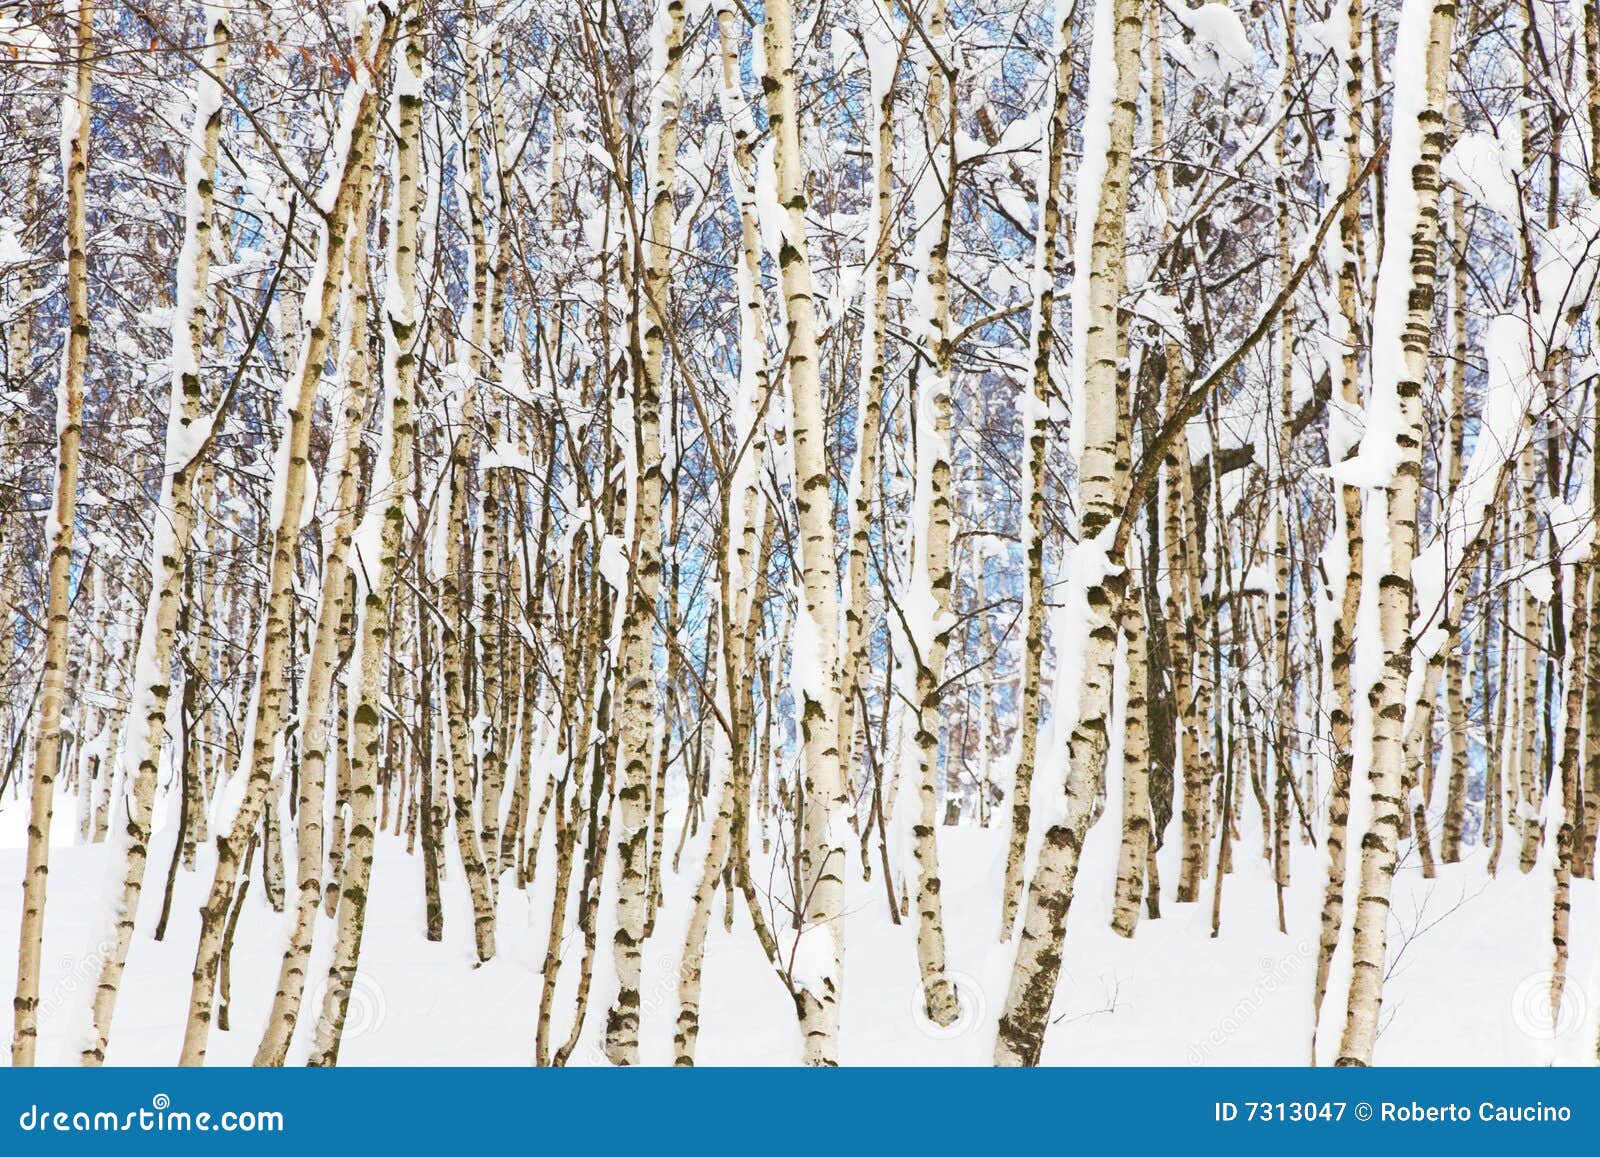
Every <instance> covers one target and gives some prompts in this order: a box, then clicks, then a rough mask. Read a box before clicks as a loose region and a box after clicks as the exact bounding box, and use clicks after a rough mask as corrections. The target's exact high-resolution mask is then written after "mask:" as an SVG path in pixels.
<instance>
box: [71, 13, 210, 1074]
mask: <svg viewBox="0 0 1600 1157" xmlns="http://www.w3.org/2000/svg"><path fill="white" fill-rule="evenodd" d="M209 40H210V44H209V45H208V47H207V50H206V56H205V67H204V68H203V69H201V70H200V72H199V75H197V76H196V77H195V90H194V119H193V122H192V124H191V125H190V129H189V134H190V135H189V150H188V155H187V157H186V158H185V163H184V182H185V206H184V222H183V248H182V249H180V250H179V251H178V291H177V301H178V308H177V309H176V310H175V311H174V312H173V319H172V367H173V368H172V391H171V395H170V397H169V399H168V402H167V441H166V453H165V458H164V461H165V464H166V469H165V472H164V474H163V476H162V480H161V490H162V493H161V497H160V499H159V500H158V507H157V513H156V517H155V521H154V528H153V533H152V539H151V543H150V560H151V567H150V569H151V581H150V597H149V599H148V601H147V602H146V604H145V608H144V615H143V618H142V620H141V626H140V629H139V650H138V658H137V659H136V660H135V663H134V671H133V695H132V699H131V706H130V712H131V713H132V715H133V719H134V723H133V728H132V729H131V731H130V733H129V735H128V741H127V743H126V744H125V745H124V747H123V749H122V754H121V757H120V759H121V764H122V775H123V778H124V781H125V782H126V783H127V784H128V785H129V786H128V788H127V790H126V795H125V799H126V800H127V804H126V821H125V823H124V824H123V825H122V826H120V827H119V829H118V839H117V848H116V851H115V852H114V853H113V854H114V855H116V856H117V857H118V858H119V859H120V860H121V861H122V890H121V895H120V896H119V897H118V900H117V902H116V905H115V907H114V908H113V909H112V910H111V911H109V912H107V913H105V916H106V918H107V919H108V920H109V921H111V922H112V923H113V927H112V928H110V929H107V930H105V932H103V933H102V934H101V935H100V936H99V937H97V938H96V939H95V941H94V943H97V944H109V945H110V949H111V950H110V952H109V953H108V954H107V955H106V957H105V959H104V961H103V962H102V964H101V966H100V976H99V980H98V981H97V983H96V985H95V993H94V1002H93V1006H92V1008H91V1016H92V1018H93V1024H92V1026H91V1028H90V1032H89V1039H88V1041H87V1043H86V1044H85V1046H84V1049H83V1053H82V1059H83V1063H84V1064H86V1065H98V1064H101V1063H103V1062H104V1061H105V1056H106V1043H107V1041H108V1039H109V1038H110V1036H111V1019H112V1016H113V1014H114V1013H115V1011H116V1007H117V993H118V990H119V988H120V986H121V983H122V969H123V965H124V964H125V963H126V962H127V959H128V949H129V946H130V945H131V944H132V942H133V930H134V921H135V920H136V919H137V917H138V914H139V898H140V895H141V893H142V891H143V888H144V872H145V866H146V864H147V862H148V860H149V855H150V852H149V843H150V813H151V808H152V807H153V806H154V803H155V794H156V776H157V774H158V772H159V769H160V764H161V749H162V746H163V745H164V743H165V741H166V732H167V704H168V701H169V699H170V697H171V691H172V686H171V674H172V648H173V640H174V638H175V635H176V631H177V626H178V612H179V605H180V603H182V601H183V599H184V597H185V596H184V591H183V580H184V574H185V570H186V563H185V559H186V556H187V554H188V550H189V539H190V536H191V533H192V532H193V529H194V521H195V493H194V481H195V473H196V471H197V469H198V468H199V462H198V461H197V459H198V458H199V452H200V451H201V450H202V449H203V445H196V434H197V433H198V434H200V435H202V436H205V437H209V435H210V433H211V431H210V430H209V429H206V428H204V427H202V426H200V425H198V422H199V418H200V402H201V393H202V378H201V371H200V357H201V353H202V350H203V349H204V346H205V338H206V300H207V297H208V296H209V293H210V281H211V244H212V225H211V215H212V202H213V185H212V181H213V175H214V173H215V170H216V163H217V138H218V135H219V134H220V132H221V129H222V87H221V78H222V76H223V75H224V74H225V72H226V71H227V59H228V24H227V19H226V17H225V15H224V13H223V11H222V10H221V9H220V8H219V9H215V10H213V11H212V17H211V28H210V37H209ZM178 838H179V839H180V840H181V839H182V838H183V833H181V832H180V833H179V836H178Z"/></svg>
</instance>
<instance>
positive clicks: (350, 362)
mask: <svg viewBox="0 0 1600 1157" xmlns="http://www.w3.org/2000/svg"><path fill="white" fill-rule="evenodd" d="M403 115H404V110H402V116H403ZM402 131H404V129H403V125H402ZM373 173H374V166H373V163H372V160H371V158H370V156H369V157H368V158H367V159H365V160H364V162H363V166H362V171H361V172H360V173H359V174H358V175H357V178H356V179H357V181H358V182H359V183H360V189H361V191H360V193H359V194H358V196H357V197H356V199H355V204H354V206H353V208H352V210H351V220H350V222H349V224H348V226H347V228H348V229H349V230H350V234H351V239H350V248H349V257H348V260H347V265H348V272H347V273H346V280H347V282H348V284H349V294H348V300H347V313H348V323H347V331H346V338H345V342H344V345H345V351H344V358H343V361H344V370H345V382H344V391H343V398H342V403H341V405H340V406H339V407H338V409H339V411H340V416H339V422H340V426H339V429H338V431H337V433H336V435H335V439H334V445H333V449H332V450H331V451H330V453H329V455H328V469H327V472H328V474H329V475H331V476H332V477H333V479H334V484H333V487H332V490H333V494H334V498H333V503H332V506H331V508H330V509H329V512H328V515H327V517H326V518H325V519H324V523H323V550H322V560H323V561H322V591H321V593H320V595H319V596H318V599H317V613H316V618H315V620H314V622H313V625H312V627H311V632H312V633H311V648H310V650H311V658H310V662H309V664H308V666H307V670H306V675H305V684H304V691H303V693H302V696H301V702H300V710H299V721H298V727H297V730H298V732H299V734H300V737H301V739H300V777H299V778H300V784H299V793H298V799H297V800H296V810H297V819H298V830H297V832H296V835H295V851H296V860H297V864H296V869H297V871H296V875H297V881H296V891H297V893H298V895H297V897H296V900H295V910H294V918H293V920H292V922H291V924H290V930H289V937H288V942H287V943H286V944H285V946H284V951H283V959H282V960H281V962H280V963H279V966H278V986H277V990H276V992H275V993H274V995H273V999H272V1009H271V1011H270V1012H269V1013H268V1014H267V1024H266V1028H265V1029H264V1030H263V1031H262V1035H261V1043H260V1045H259V1046H258V1047H257V1049H256V1056H255V1063H256V1064H258V1065H281V1064H283V1063H284V1058H285V1057H286V1056H287V1055H288V1052H289V1041H290V1039H291V1038H292V1037H293V1036H294V1028H295V1024H296V1023H297V1022H298V1020H299V1017H300V1002H301V997H302V996H303V994H304V992H305V983H306V967H307V962H308V960H309V958H310V956H311V941H312V937H313V935H314V933H315V930H316V918H317V907H318V904H319V902H320V901H321V899H322V895H323V892H322V886H323V880H322V853H323V847H322V844H323V840H322V821H323V813H324V810H325V808H324V799H325V793H324V784H325V780H326V769H327V766H328V745H329V742H330V738H334V737H337V736H338V735H339V734H340V733H341V732H342V730H343V713H342V712H341V713H338V714H337V715H336V716H335V718H334V720H333V724H334V726H333V727H330V726H329V723H330V720H329V714H330V713H329V711H328V705H329V703H330V702H331V701H332V699H333V682H334V676H335V674H336V672H337V669H338V667H339V665H340V663H339V661H340V658H341V657H342V656H341V652H342V651H343V650H344V648H343V647H341V646H340V645H339V644H340V641H341V636H342V635H343V634H344V632H343V631H342V630H341V629H340V626H341V624H342V623H343V622H344V621H345V619H346V616H347V615H349V614H350V612H351V607H350V594H349V591H350V581H351V569H350V542H351V537H352V534H353V532H354V530H355V523H356V515H357V513H358V509H359V507H360V502H361V499H360V496H359V493H358V492H359V490H360V481H361V479H360V473H361V461H360V457H359V455H358V450H359V448H360V443H361V431H362V425H363V421H362V418H363V415H364V414H365V413H366V408H367V391H368V379H369V377H370V368H369V366H368V361H367V313H368V310H369V309H370V307H371V299H370V291H369V287H368V280H369V279H368V276H367V236H366V234H367V217H368V214H369V212H370V210H371V205H372V187H373ZM413 276H414V275H413ZM352 762H354V759H353V756H352ZM330 883H332V884H336V885H339V884H340V883H341V882H340V881H337V880H334V881H330ZM341 894H342V885H341Z"/></svg>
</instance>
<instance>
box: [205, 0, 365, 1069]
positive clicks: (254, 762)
mask: <svg viewBox="0 0 1600 1157" xmlns="http://www.w3.org/2000/svg"><path fill="white" fill-rule="evenodd" d="M380 12H382V13H383V20H382V27H381V30H380V31H379V32H378V33H377V36H376V44H377V50H376V53H375V55H374V56H373V58H372V59H371V61H370V62H368V63H365V64H363V66H362V67H360V68H358V69H356V70H355V73H354V79H353V80H352V82H351V85H350V87H349V88H348V89H347V90H346V92H345V97H344V103H343V107H342V108H341V110H340V114H339V117H340V126H341V130H342V131H341V132H340V134H339V135H338V138H337V139H339V140H343V141H345V142H347V151H346V152H345V153H344V155H342V156H336V157H334V158H333V163H332V165H331V167H330V169H329V174H328V177H327V180H326V183H325V184H324V186H323V189H322V193H321V195H320V198H319V199H320V202H321V203H320V204H319V206H318V207H319V209H321V210H322V211H323V213H324V214H325V216H324V221H323V229H322V238H321V242H320V244H319V245H318V249H317V261H316V264H315V266H314V267H313V269H312V276H311V279H310V281H309V282H308V284H307V287H306V300H307V301H308V302H314V303H315V306H314V308H315V313H314V314H312V315H311V319H310V320H311V324H310V325H309V326H308V327H307V328H306V330H305V334H304V337H303V340H302V343H301V348H300V362H299V366H298V369H297V371H296V373H295V381H294V385H293V386H292V388H291V391H286V392H285V394H284V397H283V399H282V409H283V418H282V434H281V443H280V447H279V451H278V455H277V463H276V469H275V475H274V479H273V487H274V495H273V498H274V501H273V504H272V512H273V514H275V515H276V517H275V518H274V519H273V520H272V524H271V525H272V530H271V561H270V564H269V569H268V577H267V603H266V615H265V618H264V621H263V622H262V625H261V628H260V635H259V638H258V641H257V643H256V650H257V661H256V679H255V686H254V689H253V691H252V693H251V701H250V706H249V708H248V715H247V729H246V736H245V739H244V741H243V744H244V754H243V757H242V759H241V761H240V767H239V770H238V771H237V772H236V774H237V775H241V776H244V777H245V778H244V784H243V789H242V795H241V797H240V800H239V806H238V810H237V811H236V812H235V813H234V815H233V818H232V821H231V823H230V824H229V828H228V831H227V832H225V833H222V834H219V835H218V836H217V868H216V873H215V875H214V876H213V878H212V883H211V889H210V892H209V894H208V896H207V899H206V903H205V906H204V907H203V908H202V909H201V913H200V935H199V942H198V944H197V947H196V949H195V962H194V971H193V976H192V984H191V988H190V993H189V1012H188V1017H187V1021H186V1024H185V1027H184V1034H183V1049H182V1052H181V1054H180V1058H179V1063H181V1064H185V1065H198V1064H201V1063H203V1062H204V1060H205V1054H206V1042H207V1038H208V1037H209V1035H210V1029H211V1014H212V1001H213V997H214V990H215V986H216V981H217V970H218V966H219V965H220V963H221V958H222V949H223V937H224V934H225V933H226V931H227V927H226V925H227V917H228V913H229V911H230V909H231V908H232V907H233V897H234V892H235V890H236V886H237V882H238V877H239V869H240V864H241V860H242V857H243V855H244V853H245V849H246V848H247V847H248V846H249V844H250V839H251V833H252V832H254V830H255V827H256V824H257V823H258V822H259V821H260V819H261V812H262V809H263V808H264V807H265V806H266V803H267V794H268V788H269V787H270V786H271V780H272V772H273V762H274V761H273V747H274V744H275V741H276V739H277V735H278V731H279V729H280V728H281V726H282V723H283V719H284V704H283V700H284V695H285V687H284V682H285V674H286V672H287V670H288V667H289V665H290V663H289V660H290V654H289V646H290V637H289V636H290V627H291V613H290V612H291V608H292V606H293V602H294V591H293V579H294V571H295V553H296V550H297V548H298V543H299V537H300V514H301V510H302V509H303V507H304V505H305V493H306V485H305V477H306V472H307V470H308V469H309V468H310V467H309V463H308V457H309V454H310V444H311V420H312V408H313V405H314V403H315V401H316V394H317V383H318V382H319V381H320V380H321V377H322V365H323V361H324V359H325V357H326V355H327V349H328V340H329V334H330V331H331V329H332V326H333V320H334V315H335V312H336V310H337V307H338V302H339V288H340V284H339V283H340V280H341V279H340V277H339V271H340V270H342V269H343V268H344V266H345V254H346V251H347V246H348V243H349V237H348V233H347V229H348V226H349V224H350V219H351V209H352V208H353V206H354V203H355V201H356V199H357V197H358V194H359V190H360V180H359V175H360V173H361V171H362V168H363V164H364V159H365V157H366V156H367V153H368V152H369V150H371V149H372V147H373V129H374V126H375V124H376V120H377V94H376V91H375V90H374V88H373V85H372V79H371V78H372V77H373V76H375V75H377V74H378V73H379V72H381V70H382V69H383V67H384V62H385V61H386V60H387V58H388V53H389V48H390V45H391V41H392V39H393V16H392V15H391V14H390V13H389V12H387V11H385V10H382V9H380ZM363 39H367V38H363ZM369 42H370V41H369Z"/></svg>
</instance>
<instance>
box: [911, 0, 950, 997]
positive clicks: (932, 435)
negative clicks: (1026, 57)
mask: <svg viewBox="0 0 1600 1157" xmlns="http://www.w3.org/2000/svg"><path fill="white" fill-rule="evenodd" d="M924 24H925V28H926V31H927V36H928V44H927V46H926V49H927V52H928V56H929V62H928V67H927V103H926V105H925V106H924V110H923V132H924V134H925V137H924V139H925V148H926V150H927V164H925V165H923V166H922V167H921V173H920V175H919V177H918V180H917V185H916V190H915V196H914V202H915V213H916V217H917V220H918V222H919V223H920V228H919V230H918V234H917V245H916V258H915V261H914V265H915V283H914V286H913V289H912V294H913V297H914V299H915V301H916V308H917V310H918V313H919V316H918V317H917V319H916V324H917V326H918V328H919V329H920V330H921V333H920V334H919V335H918V337H919V347H920V349H919V352H920V354H921V356H922V357H923V359H924V362H925V364H924V365H923V366H922V367H921V373H920V374H919V375H918V378H917V408H916V414H915V430H916V442H917V445H916V463H917V466H916V481H915V487H916V491H915V494H914V496H913V509H914V512H915V513H914V516H913V518H912V521H911V533H912V559H911V575H910V581H909V588H910V589H909V591H908V592H907V597H906V600H905V602H906V604H907V605H906V607H905V608H904V618H903V620H902V622H903V625H904V627H905V630H906V634H907V636H908V642H909V643H910V648H911V655H910V659H911V661H912V663H913V664H914V667H913V668H912V669H913V671H914V676H913V677H914V680H915V684H914V686H915V695H914V697H913V701H912V709H913V715H914V723H915V728H916V732H915V734H916V748H917V764H918V766H917V772H918V774H917V800H916V813H915V816H916V818H915V820H914V822H913V824H912V829H911V831H912V840H913V844H912V846H913V854H914V856H915V859H916V865H917V901H916V903H917V966H918V969H919V970H920V971H921V974H922V989H923V1002H924V1006H925V1008H926V1011H927V1014H928V1018H929V1019H930V1020H932V1021H933V1022H934V1023H935V1024H938V1025H948V1024H950V1023H951V1022H952V1021H954V1020H955V1017H956V1013H957V1011H958V1008H957V1004H956V995H955V991H954V989H953V988H952V987H951V985H950V982H949V981H948V980H947V979H946V978H945V975H944V971H945V947H944V905H943V901H942V899H941V896H940V887H941V881H940V878H939V840H938V832H939V826H938V824H939V821H938V800H939V729H940V707H941V702H942V696H941V690H942V685H943V681H944V660H945V654H946V652H947V651H948V650H949V646H950V632H951V630H952V629H953V627H954V625H955V616H954V615H953V614H952V612H951V597H950V586H951V574H950V533H951V521H952V519H951V502H950V409H951V398H950V390H951V375H952V373H953V371H954V350H953V349H952V347H951V343H950V264H949V250H950V228H951V220H952V218H953V216H954V214H955V203H956V179H957V171H956V155H955V147H956V136H955V132H956V123H955V121H956V108H957V89H956V81H957V72H956V68H955V56H954V45H953V43H952V41H951V38H950V28H949V14H948V12H947V11H946V9H945V4H944V0H932V3H931V5H930V6H929V8H928V10H927V14H926V16H925V19H924Z"/></svg>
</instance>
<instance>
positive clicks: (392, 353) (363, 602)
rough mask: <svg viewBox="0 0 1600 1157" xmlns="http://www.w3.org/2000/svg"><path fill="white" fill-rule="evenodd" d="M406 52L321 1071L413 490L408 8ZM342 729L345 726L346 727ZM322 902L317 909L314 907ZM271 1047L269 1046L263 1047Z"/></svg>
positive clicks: (414, 73) (339, 1021)
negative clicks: (380, 405)
mask: <svg viewBox="0 0 1600 1157" xmlns="http://www.w3.org/2000/svg"><path fill="white" fill-rule="evenodd" d="M401 12H402V13H403V15H402V16H401V19H402V20H403V22H404V44H403V49H404V50H403V52H402V54H401V55H399V56H398V57H397V58H396V61H395V81H394V91H393V94H392V97H391V100H392V102H393V104H395V105H396V106H398V107H397V115H396V116H395V118H394V119H395V122H396V124H397V128H398V131H397V133H396V135H395V144H394V150H395V185H394V193H393V198H394V213H393V225H392V229H391V231H390V234H389V253H388V268H389V278H388V281H387V288H386V297H387V300H386V301H385V303H384V305H385V309H384V312H385V315H386V316H385V322H386V324H385V325H384V328H383V398H384V413H383V435H382V443H381V444H380V446H379V448H378V457H377V461H376V464H375V466H374V472H373V480H372V486H371V491H370V495H369V500H368V504H367V508H366V512H365V514H364V515H363V516H362V520H361V526H360V529H359V530H358V531H357V532H356V535H355V552H356V559H357V563H358V565H357V566H356V567H355V568H354V574H355V575H356V579H357V581H356V587H357V591H358V601H359V606H360V610H359V612H358V616H357V617H358V619H359V627H358V642H357V645H356V654H355V657H354V669H355V675H356V683H357V686H356V688H355V689H354V690H355V694H354V696H353V698H354V710H352V711H351V712H350V728H351V743H350V798H351V825H350V858H349V862H348V867H347V868H346V878H345V881H344V884H343V886H342V887H341V888H340V889H339V916H338V921H339V922H338V931H337V934H336V939H335V942H334V950H333V960H332V962H331V963H330V964H329V967H328V982H327V985H326V987H325V988H324V989H323V996H322V1009H321V1014H320V1016H319V1017H318V1019H317V1031H316V1039H315V1043H314V1045H313V1049H312V1054H311V1061H310V1063H311V1064H313V1065H332V1064H334V1063H335V1062H337V1060H338V1058H339V1045H340V1041H341V1039H342V1034H343V1031H344V1024H345V1017H346V1014H347V1013H348V1011H349V1007H350V994H351V992H352V991H353V989H354V987H355V981H356V967H357V964H358V963H359V961H360V958H361V938H362V932H363V930H364V928H365V921H366V910H367V887H368V882H369V880H370V877H371V873H372V842H373V834H374V832H373V828H374V824H373V820H374V806H373V801H374V789H375V787H376V779H377V770H378V758H379V754H378V745H379V731H378V721H379V718H380V713H381V710H382V699H383V678H382V673H383V660H384V654H385V651H386V649H387V646H388V644H389V617H390V601H391V599H390V596H391V592H392V591H393V587H394V577H395V571H396V569H397V567H398V565H399V553H400V536H401V532H402V531H404V529H405V525H406V500H407V498H408V496H409V495H410V493H411V489H412V486H411V481H410V477H409V476H410V469H411V461H412V439H413V421H414V419H413V417H412V414H413V411H414V409H415V395H416V377H417V332H418V322H419V317H418V313H419V310H418V294H417V238H418V224H419V219H420V217H421V210H422V198H421V189H420V174H419V169H420V163H421V158H422V101H423V52H422V39H423V17H422V11H421V8H420V6H413V5H403V6H402V7H401ZM341 722H342V720H341ZM314 902H315V901H314V900H313V904H314ZM263 1043H265V1042H263Z"/></svg>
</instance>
